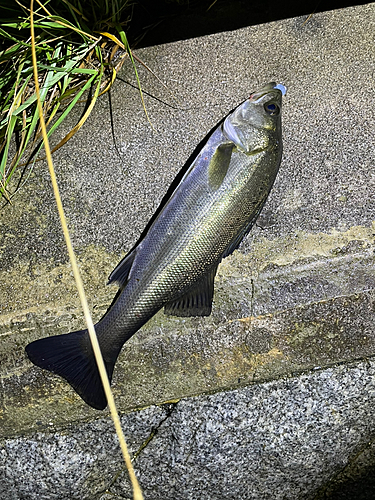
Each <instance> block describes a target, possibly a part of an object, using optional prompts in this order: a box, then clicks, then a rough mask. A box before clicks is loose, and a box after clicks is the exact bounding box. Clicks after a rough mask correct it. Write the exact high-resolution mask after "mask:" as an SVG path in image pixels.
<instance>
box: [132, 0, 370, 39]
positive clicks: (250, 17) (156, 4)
mask: <svg viewBox="0 0 375 500" xmlns="http://www.w3.org/2000/svg"><path fill="white" fill-rule="evenodd" d="M366 3H368V2H360V1H359V2H358V1H355V0H352V1H350V0H341V1H339V0H302V1H296V0H289V1H288V0H285V1H282V0H278V1H276V0H217V1H216V2H215V1H214V0H190V1H189V0H137V2H136V3H135V4H134V6H133V8H132V14H131V20H130V23H129V25H128V28H127V36H128V38H129V41H130V45H131V47H132V48H139V47H147V46H150V45H158V44H161V43H167V42H174V41H177V40H186V39H187V38H194V37H197V36H202V35H208V34H211V33H217V32H220V31H229V30H235V29H238V28H242V27H244V26H250V25H253V24H261V23H267V22H270V21H275V20H277V19H286V18H289V17H297V16H302V15H305V16H306V18H307V17H308V16H309V15H310V14H313V13H314V12H322V11H327V10H333V9H341V8H345V7H349V6H352V5H361V4H366Z"/></svg>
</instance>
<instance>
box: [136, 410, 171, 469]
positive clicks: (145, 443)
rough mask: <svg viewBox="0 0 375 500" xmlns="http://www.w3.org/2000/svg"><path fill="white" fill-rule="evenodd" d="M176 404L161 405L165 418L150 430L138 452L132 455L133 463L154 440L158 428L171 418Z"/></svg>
mask: <svg viewBox="0 0 375 500" xmlns="http://www.w3.org/2000/svg"><path fill="white" fill-rule="evenodd" d="M177 404H178V401H175V402H169V403H164V404H163V405H160V406H162V407H163V409H165V412H166V416H165V417H164V418H163V419H162V420H160V422H159V423H158V425H157V426H156V427H153V428H151V433H150V435H149V436H148V438H147V439H146V440H145V441H144V442H143V443H142V444H141V446H140V447H139V448H138V450H137V451H136V452H135V453H134V455H133V458H132V462H135V461H136V460H137V458H138V457H139V455H140V454H141V453H142V451H143V450H144V449H145V448H146V446H148V444H149V443H150V442H151V441H152V440H153V439H154V437H155V436H156V435H157V433H158V431H159V429H160V427H161V426H162V425H163V424H164V422H166V421H167V420H168V419H169V418H170V417H171V415H172V414H173V413H174V411H175V410H176V408H177Z"/></svg>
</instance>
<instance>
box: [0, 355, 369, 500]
mask: <svg viewBox="0 0 375 500" xmlns="http://www.w3.org/2000/svg"><path fill="white" fill-rule="evenodd" d="M374 375H375V363H374V361H373V360H372V361H364V362H358V363H356V364H353V365H348V366H345V365H342V366H339V367H337V368H334V369H333V368H331V369H325V370H321V371H316V372H315V373H311V374H309V375H302V376H299V377H294V378H289V379H281V380H277V381H272V382H267V383H264V384H260V385H258V384H255V385H252V386H249V387H245V388H242V389H238V390H234V391H228V392H221V393H218V394H214V395H210V396H198V397H194V398H187V399H184V400H181V401H180V402H177V403H174V404H169V405H168V404H167V405H163V406H162V407H155V406H153V407H150V408H147V409H145V410H143V411H139V412H132V413H129V414H127V415H124V416H123V417H122V425H123V428H124V430H125V433H126V436H127V439H128V442H129V447H130V451H131V452H132V453H133V454H134V456H135V458H134V465H135V470H136V473H137V475H138V477H139V480H140V483H141V486H142V489H143V492H144V496H145V499H152V500H157V499H160V500H164V499H167V498H168V499H173V500H175V499H176V500H180V499H181V500H182V499H191V500H195V499H198V498H209V499H212V500H223V499H254V500H260V499H271V498H272V499H276V500H278V499H283V500H286V499H304V500H305V499H306V500H308V499H312V500H313V499H315V498H326V497H324V496H323V497H322V496H321V495H322V494H324V491H325V490H326V485H327V483H329V482H330V480H331V478H332V477H334V476H335V475H337V474H339V473H341V474H342V473H343V470H345V468H346V465H347V464H348V462H350V461H351V460H353V461H355V462H356V463H357V464H358V462H359V460H360V458H359V457H361V456H362V457H364V458H367V459H368V457H365V455H366V454H367V455H368V454H369V453H370V454H371V446H369V441H370V440H373V438H374V433H373V431H374V428H373V421H374V418H375V389H374ZM372 442H373V441H372ZM24 457H27V461H26V462H25V460H24ZM374 458H375V457H374V454H373V450H372V460H374ZM0 460H1V462H0V470H1V472H2V474H1V476H0V491H1V492H2V494H3V496H2V498H7V500H8V499H9V500H18V499H20V498H22V499H26V498H33V499H34V498H35V499H38V500H39V499H40V500H50V499H62V498H64V499H65V498H67V499H71V500H75V499H77V500H78V499H80V500H95V499H100V500H111V499H123V500H125V499H129V498H131V496H132V495H131V490H130V488H129V483H128V479H127V473H126V472H125V471H124V466H123V463H122V460H121V456H120V450H119V446H118V444H117V440H116V436H115V434H114V430H113V428H112V426H111V424H110V422H108V419H105V420H98V421H95V422H91V423H76V424H69V425H68V426H67V427H65V428H64V429H60V431H59V432H54V433H48V432H39V433H36V434H33V435H32V436H29V437H27V438H25V437H17V438H12V439H7V440H5V441H4V444H3V448H2V450H1V452H0ZM373 463H374V462H373ZM366 464H367V462H366ZM4 492H7V496H4ZM352 498H357V497H356V496H354V497H352ZM368 498H371V497H368Z"/></svg>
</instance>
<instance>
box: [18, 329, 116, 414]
mask: <svg viewBox="0 0 375 500" xmlns="http://www.w3.org/2000/svg"><path fill="white" fill-rule="evenodd" d="M26 353H27V355H28V357H29V359H30V361H32V362H33V363H34V365H37V366H39V367H40V368H44V369H45V370H49V371H50V372H53V373H56V374H57V375H60V376H61V377H63V378H64V379H65V380H67V381H68V382H69V384H70V385H71V386H72V387H73V389H74V390H75V391H76V392H77V393H78V394H79V395H80V396H81V398H82V399H83V400H84V401H85V402H86V403H87V404H89V405H90V406H92V407H93V408H96V409H97V410H104V408H105V407H106V406H107V398H106V397H105V393H104V389H103V385H102V382H101V379H100V375H99V370H98V367H97V364H96V361H95V356H94V352H93V350H92V347H91V343H90V339H89V337H88V332H87V330H80V331H78V332H72V333H68V334H67V335H56V336H54V337H46V338H44V339H40V340H36V341H35V342H31V344H28V345H27V346H26ZM116 358H117V356H116ZM116 358H115V359H114V360H113V362H112V361H108V360H105V365H106V368H107V373H108V377H109V380H110V381H111V379H112V373H113V368H114V366H115V361H116Z"/></svg>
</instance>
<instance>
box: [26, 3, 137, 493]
mask: <svg viewBox="0 0 375 500" xmlns="http://www.w3.org/2000/svg"><path fill="white" fill-rule="evenodd" d="M30 28H31V52H32V60H33V71H34V80H35V93H36V96H37V104H38V112H39V119H40V126H41V129H42V134H43V141H44V148H45V151H46V157H47V163H48V168H49V173H50V176H51V181H52V186H53V192H54V195H55V199H56V205H57V209H58V212H59V217H60V222H61V226H62V230H63V233H64V238H65V242H66V246H67V249H68V254H69V258H70V262H71V265H72V271H73V275H74V279H75V281H76V285H77V289H78V293H79V298H80V300H81V304H82V309H83V313H84V316H85V320H86V324H87V329H88V332H89V336H90V340H91V343H92V348H93V351H94V354H95V359H96V363H97V365H98V369H99V373H100V378H101V380H102V384H103V387H104V392H105V395H106V398H107V401H108V406H109V409H110V412H111V416H112V419H113V423H114V426H115V429H116V433H117V436H118V439H119V442H120V446H121V451H122V454H123V457H124V461H125V464H126V467H127V469H128V473H129V477H130V481H131V484H132V487H133V498H134V500H143V495H142V491H141V489H140V486H139V483H138V480H137V478H136V476H135V473H134V469H133V466H132V463H131V459H130V455H129V452H128V447H127V445H126V441H125V436H124V434H123V431H122V428H121V423H120V418H119V415H118V412H117V409H116V405H115V401H114V398H113V394H112V391H111V387H110V384H109V380H108V375H107V370H106V368H105V365H104V361H103V357H102V353H101V350H100V346H99V342H98V338H97V336H96V333H95V328H94V323H93V321H92V318H91V314H90V310H89V306H88V303H87V298H86V294H85V291H84V288H83V283H82V279H81V275H80V272H79V269H78V265H77V261H76V258H75V254H74V250H73V246H72V243H71V239H70V235H69V231H68V227H67V224H66V218H65V214H64V209H63V206H62V202H61V198H60V193H59V188H58V184H57V179H56V174H55V170H54V167H53V162H52V155H51V150H50V147H49V142H48V136H47V128H46V124H45V121H44V117H43V109H42V104H41V101H40V90H39V80H38V68H37V62H36V50H35V34H34V0H31V1H30Z"/></svg>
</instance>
